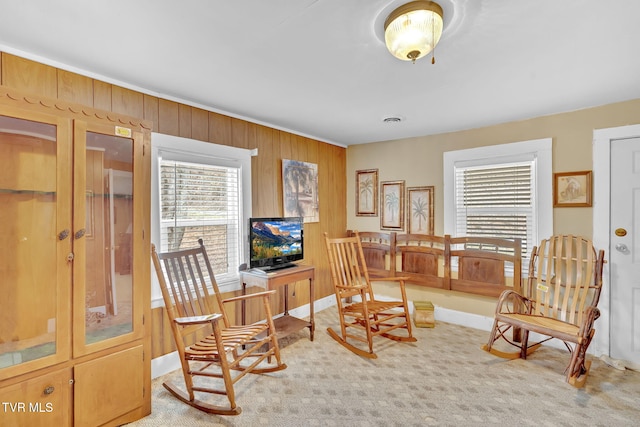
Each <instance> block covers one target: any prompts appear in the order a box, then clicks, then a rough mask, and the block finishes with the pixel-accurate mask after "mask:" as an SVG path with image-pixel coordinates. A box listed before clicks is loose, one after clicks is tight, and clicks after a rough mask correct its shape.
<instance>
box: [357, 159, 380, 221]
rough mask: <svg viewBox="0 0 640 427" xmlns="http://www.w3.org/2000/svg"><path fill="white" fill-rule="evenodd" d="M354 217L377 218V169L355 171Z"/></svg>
mask: <svg viewBox="0 0 640 427" xmlns="http://www.w3.org/2000/svg"><path fill="white" fill-rule="evenodd" d="M356 216H378V169H364V170H358V171H356Z"/></svg>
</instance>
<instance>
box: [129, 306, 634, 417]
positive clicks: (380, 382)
mask: <svg viewBox="0 0 640 427" xmlns="http://www.w3.org/2000/svg"><path fill="white" fill-rule="evenodd" d="M328 326H331V327H333V328H335V329H339V323H338V318H337V315H336V313H335V308H329V309H327V310H324V311H322V312H320V313H318V314H317V316H316V336H315V340H314V341H313V342H311V341H309V339H308V333H307V331H301V332H299V333H298V334H297V335H296V336H292V337H290V338H288V339H286V341H285V342H283V343H282V346H283V348H282V356H283V359H284V361H285V363H287V365H288V368H287V369H285V370H284V371H280V372H276V373H274V374H269V375H263V376H258V375H250V376H249V377H245V378H243V379H242V380H240V381H239V382H238V383H237V384H236V397H237V399H236V400H237V402H238V404H239V405H240V406H241V407H242V414H240V415H238V416H232V417H229V416H227V417H221V416H215V415H208V414H205V413H203V412H200V411H198V410H196V409H194V408H192V407H190V406H188V405H185V404H183V403H181V402H180V401H178V400H177V399H175V398H174V397H173V396H171V395H170V394H169V392H167V391H166V390H165V389H164V388H163V387H162V381H163V380H164V379H165V378H158V379H156V380H154V382H153V396H152V405H153V410H152V414H151V415H150V416H148V417H146V418H144V419H142V420H140V421H138V422H136V423H132V424H130V425H131V426H139V427H143V426H185V427H186V426H347V425H348V426H385V427H386V426H403V427H404V426H430V425H441V426H479V425H506V424H511V425H523V426H578V425H589V426H608V427H611V426H631V425H638V422H639V420H640V373H639V372H635V371H630V370H627V371H620V370H616V369H614V368H612V367H610V366H608V365H606V364H605V363H604V362H602V361H601V360H599V359H593V357H591V359H593V364H592V367H591V374H590V376H589V378H588V380H587V384H586V386H585V387H584V388H583V389H575V388H573V387H571V386H570V385H569V384H567V383H566V382H565V381H564V375H563V370H564V368H565V366H566V364H567V363H568V361H569V354H568V352H566V351H561V350H557V349H554V348H545V347H543V348H542V349H540V350H538V351H536V352H535V353H534V354H533V355H531V356H530V357H529V359H528V360H526V361H525V360H519V359H518V360H512V361H507V360H504V359H500V358H497V357H495V356H493V355H491V354H488V353H486V352H484V351H482V350H481V349H480V346H481V345H482V344H484V342H485V341H486V339H487V337H488V333H487V332H485V331H480V330H475V329H470V328H465V327H462V326H457V325H451V324H446V323H437V324H436V327H435V328H433V329H426V328H416V329H414V331H415V335H416V337H417V338H418V342H417V343H397V342H392V341H389V340H386V339H384V338H377V339H376V341H375V350H376V352H377V354H378V358H377V359H374V360H368V359H363V358H361V357H358V356H356V355H354V354H352V353H351V352H349V351H348V350H346V349H345V348H344V347H342V346H340V345H339V344H338V343H337V342H335V341H334V340H333V339H332V338H331V337H329V336H328V334H327V333H326V328H327V327H328ZM180 375H181V374H180V372H179V371H178V372H174V373H171V374H168V375H167V376H171V377H175V376H178V378H180Z"/></svg>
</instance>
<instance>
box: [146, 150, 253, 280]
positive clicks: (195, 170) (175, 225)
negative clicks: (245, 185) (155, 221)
mask: <svg viewBox="0 0 640 427" xmlns="http://www.w3.org/2000/svg"><path fill="white" fill-rule="evenodd" d="M159 166H160V241H161V250H162V251H174V250H178V249H185V248H192V247H196V246H198V239H200V238H202V239H203V241H204V245H205V248H206V249H207V254H208V255H209V260H210V261H211V265H212V267H213V270H214V272H215V274H216V278H217V280H220V279H224V276H225V275H227V274H234V273H236V271H237V268H238V265H239V264H240V261H239V260H240V257H241V254H240V252H241V245H240V236H241V224H240V219H241V215H240V213H241V196H240V186H239V170H238V168H233V167H226V166H214V165H209V164H198V163H190V162H182V161H174V160H165V159H162V160H160V165H159Z"/></svg>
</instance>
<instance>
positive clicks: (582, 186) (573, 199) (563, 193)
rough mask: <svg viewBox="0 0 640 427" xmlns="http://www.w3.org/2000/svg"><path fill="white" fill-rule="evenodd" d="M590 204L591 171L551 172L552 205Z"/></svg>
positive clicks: (574, 205) (557, 206)
mask: <svg viewBox="0 0 640 427" xmlns="http://www.w3.org/2000/svg"><path fill="white" fill-rule="evenodd" d="M583 206H591V171H578V172H558V173H554V174H553V207H554V208H564V207H583Z"/></svg>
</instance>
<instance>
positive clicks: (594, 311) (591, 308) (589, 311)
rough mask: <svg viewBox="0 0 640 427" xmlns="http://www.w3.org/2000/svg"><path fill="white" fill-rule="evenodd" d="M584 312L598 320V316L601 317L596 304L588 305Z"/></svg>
mask: <svg viewBox="0 0 640 427" xmlns="http://www.w3.org/2000/svg"><path fill="white" fill-rule="evenodd" d="M584 312H585V314H586V315H587V316H588V317H593V320H596V319H597V318H598V317H600V309H599V308H598V307H595V306H589V307H587V309H586V310H585V311H584Z"/></svg>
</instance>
